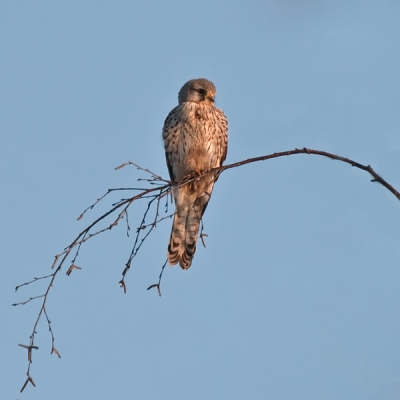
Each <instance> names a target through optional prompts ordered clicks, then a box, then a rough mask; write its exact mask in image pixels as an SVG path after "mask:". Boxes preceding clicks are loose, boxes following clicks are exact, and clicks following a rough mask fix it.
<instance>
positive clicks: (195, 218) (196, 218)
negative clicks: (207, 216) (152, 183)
mask: <svg viewBox="0 0 400 400" xmlns="http://www.w3.org/2000/svg"><path fill="white" fill-rule="evenodd" d="M204 197H208V196H202V197H200V198H198V199H197V200H196V201H195V202H194V204H192V206H191V207H190V206H187V205H183V206H179V205H177V207H176V212H175V215H174V222H173V225H172V231H171V238H170V240H169V246H168V261H169V263H170V264H171V265H175V264H178V263H179V265H180V266H181V267H182V269H188V268H189V267H190V266H191V264H192V260H193V257H194V253H195V252H196V242H197V236H198V234H199V226H200V221H201V218H202V216H203V213H204V210H205V208H206V206H207V203H208V198H207V200H205V199H204Z"/></svg>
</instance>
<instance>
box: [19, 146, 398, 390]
mask: <svg viewBox="0 0 400 400" xmlns="http://www.w3.org/2000/svg"><path fill="white" fill-rule="evenodd" d="M294 154H313V155H319V156H323V157H327V158H330V159H332V160H337V161H342V162H344V163H347V164H350V165H351V166H352V167H356V168H359V169H361V170H363V171H366V172H368V173H369V174H370V175H371V176H372V178H373V179H372V182H378V183H380V184H381V185H382V186H384V187H385V188H386V189H387V190H389V191H390V192H391V193H393V194H394V195H395V196H396V198H397V199H398V200H400V193H399V192H398V191H397V190H396V189H395V188H394V187H393V186H392V185H390V184H389V183H388V182H387V181H386V180H384V179H383V178H382V177H381V176H380V175H378V174H377V173H376V172H375V170H374V169H373V168H372V167H371V166H370V165H363V164H360V163H358V162H356V161H353V160H351V159H349V158H346V157H342V156H338V155H336V154H332V153H328V152H326V151H320V150H313V149H308V148H305V147H304V148H302V149H294V150H289V151H283V152H280V153H273V154H268V155H265V156H260V157H254V158H249V159H247V160H243V161H239V162H236V163H233V164H228V165H224V166H221V167H219V168H214V169H212V170H211V171H209V172H206V173H204V174H203V175H201V176H205V175H209V174H213V175H215V179H213V181H216V180H217V179H218V177H219V176H220V175H221V174H222V173H223V172H224V171H227V170H228V169H232V168H237V167H240V166H242V165H246V164H251V163H254V162H258V161H265V160H269V159H273V158H278V157H283V156H291V155H294ZM126 165H133V166H135V167H136V168H137V169H138V170H140V171H142V172H145V173H148V174H150V178H149V179H138V180H140V181H147V182H148V183H149V185H153V187H151V188H120V189H108V191H107V192H106V193H105V194H104V195H103V196H101V197H99V198H98V199H97V200H96V201H95V202H94V203H93V204H92V205H91V206H89V207H88V208H86V209H85V210H84V211H83V212H82V214H81V215H80V216H79V218H78V220H80V219H82V217H83V216H84V215H85V214H86V213H87V211H89V210H92V209H93V208H94V207H95V206H96V205H97V204H98V203H99V202H100V201H102V200H103V199H104V198H105V197H106V196H107V195H108V194H110V193H111V192H116V191H126V190H135V191H137V190H139V191H141V192H140V193H138V194H136V195H135V196H132V197H130V198H128V199H122V200H120V201H119V202H117V203H115V204H113V205H112V208H111V209H110V210H108V211H107V212H105V213H104V214H102V215H101V216H100V217H98V218H97V219H95V220H94V221H93V222H92V223H91V224H89V225H88V226H87V227H86V228H85V229H84V230H83V231H82V232H80V233H79V234H78V236H77V237H76V238H75V239H74V240H73V241H72V243H71V244H70V245H69V246H67V247H66V248H65V249H64V251H63V252H62V253H60V254H57V255H56V256H55V260H54V262H53V264H52V266H51V269H55V270H54V272H53V273H51V274H49V275H44V276H42V277H39V278H33V280H30V281H27V282H25V283H23V284H21V285H18V286H17V287H16V288H15V290H16V291H17V290H18V289H19V288H21V287H22V286H28V285H30V284H32V283H34V282H37V281H39V280H44V279H47V278H50V279H49V284H48V286H47V288H46V290H45V292H44V293H43V294H41V295H37V296H33V297H30V298H29V299H27V300H25V301H22V302H19V303H14V304H13V305H14V306H17V305H25V304H27V303H29V302H31V301H33V300H36V299H39V298H43V300H42V303H41V306H40V309H39V313H38V315H37V318H36V320H35V323H34V325H33V329H32V333H31V335H30V336H29V345H23V344H20V345H19V346H21V347H23V348H25V349H27V350H28V369H27V373H26V374H27V379H26V381H25V383H24V385H23V387H22V389H21V392H22V391H23V390H24V389H25V387H26V386H27V385H28V383H31V384H32V385H33V386H35V383H34V381H33V379H32V377H31V376H30V367H31V363H32V350H33V349H37V348H38V347H37V346H35V344H34V339H35V335H36V328H37V326H38V323H39V321H40V319H41V317H42V316H43V315H44V316H45V318H46V321H47V325H48V328H49V331H50V335H51V341H52V342H51V353H55V354H56V355H57V356H58V357H61V356H60V354H59V352H58V351H57V349H56V348H55V346H54V342H55V340H54V334H53V330H52V327H51V321H50V319H49V317H48V314H47V310H46V304H47V300H48V294H49V291H50V289H51V287H52V286H53V283H54V280H55V278H56V276H57V275H58V273H59V271H60V270H61V268H62V266H63V264H64V262H65V261H66V260H67V258H68V256H69V255H70V253H71V251H72V249H73V248H75V247H76V246H78V247H77V250H76V253H75V256H74V257H73V259H72V262H71V266H70V267H69V269H68V270H67V272H66V274H67V275H68V276H69V275H70V274H71V273H72V272H73V271H74V270H79V269H80V267H78V266H77V265H75V260H76V258H77V257H78V255H79V251H80V249H81V246H82V244H83V243H85V242H86V241H88V240H89V239H91V238H93V237H94V236H97V235H99V234H101V233H103V232H105V231H108V230H111V229H112V228H113V227H114V226H116V225H117V224H118V222H119V221H120V220H121V219H123V218H124V217H125V218H126V221H127V231H128V232H129V230H130V227H129V222H128V208H129V207H130V206H131V205H132V204H133V203H134V202H135V201H137V200H140V199H146V198H150V200H149V202H148V204H147V208H146V210H145V212H144V214H143V218H142V219H141V222H140V224H139V226H138V228H137V230H136V237H135V241H134V244H133V248H132V250H131V253H130V256H129V258H128V261H127V263H126V264H125V269H124V270H123V272H122V280H121V281H120V282H119V283H120V286H121V287H122V288H123V290H124V292H126V284H125V275H126V273H127V271H128V270H129V268H130V266H131V262H132V260H133V258H134V257H135V256H136V254H137V253H138V251H139V250H140V249H141V246H142V244H143V243H144V241H145V240H146V238H147V237H148V236H149V235H150V233H151V232H152V231H153V230H154V229H155V228H156V225H157V223H159V222H161V221H163V220H165V219H167V218H170V217H171V216H172V215H173V214H170V215H168V216H166V217H162V218H158V217H159V208H160V200H161V199H162V198H164V197H166V199H167V200H168V194H169V193H170V192H171V190H172V189H173V188H177V187H182V186H184V185H187V184H189V183H190V182H193V181H195V180H197V179H199V178H200V177H201V176H199V175H198V174H197V175H195V174H192V175H188V176H186V177H184V178H183V179H182V180H180V181H179V182H171V181H169V180H166V179H163V178H162V177H161V176H159V175H157V174H155V173H153V172H151V171H150V170H148V169H146V168H142V167H140V166H138V165H136V164H135V163H133V162H131V161H129V162H127V163H124V164H122V165H120V166H119V167H117V168H115V169H120V168H123V167H124V166H126ZM154 185H156V186H155V187H154ZM153 204H154V205H155V212H154V218H153V219H152V222H151V223H146V221H145V219H146V217H147V215H148V213H149V211H150V209H151V207H152V206H153ZM165 208H166V209H165V212H166V213H167V211H168V201H167V202H166V207H165ZM110 215H114V216H115V215H116V216H115V219H114V221H113V222H112V223H111V224H110V225H108V226H106V227H105V228H103V229H99V230H97V231H96V232H94V233H90V231H91V230H92V228H94V227H95V226H97V225H98V224H99V223H100V222H101V221H103V220H104V219H105V218H107V217H108V216H110ZM146 230H147V232H146ZM200 235H201V238H202V240H203V236H206V235H205V234H203V228H202V230H201V232H200ZM128 236H129V235H128ZM203 244H204V241H203ZM166 263H167V262H165V263H164V264H163V266H162V268H161V273H160V275H159V279H158V283H156V284H154V285H151V286H149V287H148V289H151V288H153V287H156V288H157V290H158V294H159V295H160V296H161V288H160V285H161V278H162V274H163V271H164V268H165V266H166Z"/></svg>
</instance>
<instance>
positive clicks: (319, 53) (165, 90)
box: [0, 0, 400, 400]
mask: <svg viewBox="0 0 400 400" xmlns="http://www.w3.org/2000/svg"><path fill="white" fill-rule="evenodd" d="M399 18H400V4H399V3H398V2H397V1H380V2H376V1H346V2H345V1H325V2H317V1H304V2H294V1H287V0H283V1H255V0H254V1H252V0H250V1H246V2H244V1H234V0H233V1H232V0H231V1H220V0H213V1H208V0H205V1H202V2H185V1H175V0H171V1H169V2H161V1H150V2H146V3H144V2H111V1H96V2H94V1H80V2H77V1H69V2H43V1H38V2H34V3H33V2H21V1H19V2H16V1H13V2H11V1H8V2H7V1H6V2H2V4H1V5H0V50H1V51H0V60H1V62H0V76H1V79H0V132H1V135H0V140H1V143H0V152H1V154H0V164H1V171H2V173H1V176H2V190H3V196H2V198H1V207H0V210H1V211H0V213H1V221H2V226H3V229H2V230H1V233H0V235H1V236H0V239H1V243H2V244H3V246H2V264H3V268H2V270H3V273H2V279H1V282H0V285H1V290H0V293H1V294H0V312H1V319H2V326H3V328H2V340H1V342H0V343H1V344H0V346H1V347H0V349H1V354H2V357H1V360H2V361H0V371H1V376H2V382H3V384H2V393H3V395H2V396H3V398H7V399H18V400H21V399H54V398H55V397H56V398H57V399H61V400H63V399H71V398H77V399H83V398H97V399H109V398H118V399H132V398H138V399H149V400H151V399H159V398H164V399H194V400H197V399H225V398H226V399H228V398H229V399H244V398H249V399H265V398H271V399H285V400H286V399H307V400H310V399H322V398H323V399H351V400H354V399H374V400H377V399H379V400H383V399H385V400H386V399H395V398H396V399H397V398H398V397H399V395H400V347H399V344H398V338H399V336H400V317H399V315H400V314H399V310H400V291H399V287H400V246H399V243H400V231H399V224H400V204H399V201H398V200H396V199H395V197H394V196H393V195H392V194H390V193H389V192H387V191H386V190H385V189H384V188H383V187H380V186H379V185H377V184H373V183H371V182H370V177H369V176H368V175H367V174H366V173H364V172H362V171H359V170H356V169H354V168H351V167H349V166H348V165H345V164H343V163H339V162H334V161H331V160H327V159H323V158H319V157H316V156H306V155H298V156H291V157H285V158H280V159H276V160H270V161H266V162H262V163H257V164H252V165H248V166H244V167H242V168H239V169H234V170H230V171H227V172H225V173H224V174H223V175H222V176H221V178H220V180H219V181H218V184H217V185H216V187H215V190H214V194H213V198H212V201H211V203H210V205H209V207H208V209H207V212H206V214H205V219H204V224H205V231H206V233H207V234H208V238H207V248H206V249H204V248H202V247H201V246H199V248H198V251H197V253H196V256H195V259H194V262H193V265H192V267H191V268H190V270H189V271H182V270H180V269H179V268H176V267H175V268H169V267H168V268H167V269H166V270H165V273H164V277H163V283H162V292H163V295H162V297H161V298H159V297H158V296H157V293H156V291H149V292H147V291H146V288H147V286H149V285H150V284H152V283H155V282H156V281H157V277H158V274H159V270H160V267H161V265H162V264H163V262H164V260H165V256H166V247H167V243H168V238H169V233H170V224H171V222H170V221H166V222H165V223H163V224H160V225H159V226H158V227H157V229H156V231H155V232H154V233H153V234H152V236H151V237H150V239H149V240H148V241H147V242H146V243H145V245H144V246H143V249H142V251H141V252H140V253H139V255H138V257H137V258H136V259H135V261H134V263H133V265H132V268H131V270H130V272H129V274H128V275H127V278H126V283H127V287H128V292H127V294H126V295H124V294H123V292H122V290H121V288H119V286H118V281H119V280H120V276H121V271H122V269H123V267H124V263H125V262H126V260H127V258H128V256H129V253H130V249H131V246H132V241H133V238H132V237H131V238H127V237H126V234H125V229H124V227H123V225H121V226H118V227H117V228H116V229H114V230H113V231H111V232H107V233H105V234H103V235H102V236H100V237H98V238H96V239H93V240H92V241H91V242H88V243H87V244H86V245H85V246H84V247H83V248H82V251H81V256H80V257H79V258H78V260H77V264H78V265H79V266H81V267H82V270H81V271H77V272H74V273H73V274H72V275H71V276H70V277H67V276H65V274H64V272H65V271H64V272H62V273H61V274H60V275H59V276H58V277H57V280H56V282H55V284H54V287H53V288H52V290H51V294H50V296H49V300H48V308H47V310H48V313H49V316H50V318H51V321H52V327H53V329H54V334H55V338H56V339H55V340H56V348H57V349H58V350H59V351H60V353H61V355H62V358H61V359H58V358H57V357H56V356H55V355H50V354H49V353H50V349H51V338H50V336H49V334H48V329H47V326H46V324H45V322H44V321H42V323H41V324H40V325H39V327H38V333H37V341H36V344H37V345H38V346H39V350H38V351H36V352H35V353H34V362H33V365H32V369H31V374H32V377H33V379H34V380H35V382H36V384H37V387H36V388H33V387H31V386H28V387H27V389H26V390H25V391H24V392H23V393H22V394H20V393H19V389H20V387H21V386H22V384H23V382H24V380H25V371H26V367H27V360H26V352H25V351H24V350H23V349H21V348H19V347H18V346H17V344H18V343H27V341H28V337H29V335H30V332H31V329H32V325H33V322H34V320H35V317H36V315H37V312H38V308H39V306H40V303H39V302H31V303H29V304H27V305H25V306H23V307H18V308H14V307H11V304H12V303H15V302H18V301H23V300H25V299H27V298H29V297H31V296H35V295H38V294H41V293H43V290H44V288H45V286H44V284H43V282H40V283H37V284H36V285H35V286H28V287H24V288H21V289H20V290H19V291H18V292H17V293H14V287H15V286H16V285H18V284H21V283H23V282H25V281H27V280H30V279H32V278H33V277H35V276H41V275H45V274H47V273H49V271H50V266H51V264H52V261H53V257H54V256H55V255H56V254H57V253H59V252H61V251H62V250H63V248H64V247H65V246H67V245H68V244H69V243H70V242H71V241H72V240H73V239H74V238H75V237H76V235H77V234H78V233H79V232H80V231H81V230H82V229H83V228H84V227H85V226H86V224H88V223H89V222H91V221H92V219H94V218H95V217H96V216H98V215H99V214H100V213H101V212H104V211H105V210H107V208H108V207H110V205H111V203H112V202H115V201H117V200H118V199H119V198H120V197H121V196H120V195H118V194H116V195H115V196H114V197H113V198H109V199H105V200H104V204H103V205H100V206H99V207H98V209H97V210H96V209H95V210H93V212H91V213H90V214H88V215H86V216H85V217H84V218H83V220H81V221H79V222H77V221H76V218H77V217H78V216H79V214H80V213H81V212H82V211H83V209H85V208H86V207H87V206H88V205H90V204H91V203H92V202H93V201H94V200H95V199H96V198H97V197H99V196H100V195H101V194H103V193H104V192H105V191H106V190H107V189H108V188H116V187H131V186H134V185H135V184H136V179H137V178H139V177H144V175H143V174H140V173H138V172H137V171H136V170H135V169H134V168H124V169H122V170H119V171H115V170H114V167H116V166H118V165H120V164H122V163H123V162H127V161H129V160H131V161H134V162H136V163H137V164H140V165H141V166H143V167H147V168H149V169H151V170H153V171H155V172H157V173H159V174H161V175H162V176H164V177H167V169H166V166H165V160H164V153H163V146H162V141H161V128H162V125H163V122H164V119H165V117H166V116H167V114H168V112H169V111H170V110H171V109H172V108H173V107H174V106H175V105H176V104H177V93H178V91H179V89H180V87H181V86H182V85H183V84H184V83H185V82H186V81H187V80H189V79H191V78H198V77H205V78H207V79H210V80H212V81H213V82H214V83H215V85H216V86H217V89H218V95H217V105H218V106H219V107H220V108H222V109H223V110H224V112H225V113H226V115H227V117H228V119H229V127H230V130H229V134H230V137H229V151H228V159H227V162H229V163H230V162H235V161H239V160H242V159H246V158H248V157H254V156H259V155H263V154H269V153H273V152H277V151H284V150H290V149H293V148H295V147H305V146H307V147H310V148H315V149H319V150H325V151H328V152H332V153H336V154H339V155H342V156H346V157H350V158H352V159H354V160H356V161H358V162H360V163H363V164H370V165H372V166H373V167H374V168H375V169H376V171H377V172H378V173H380V174H381V175H382V176H383V177H384V178H385V179H387V180H388V181H389V182H390V183H391V184H393V185H394V186H395V187H397V189H399V188H400V173H399V171H400V114H399V109H400V90H399V88H400V75H399V71H400V53H399V48H400V27H399V23H398V21H399ZM140 213H141V208H140V206H139V207H138V208H135V210H132V211H131V214H130V218H131V224H132V225H133V226H137V225H138V224H139V222H140V217H141V215H140Z"/></svg>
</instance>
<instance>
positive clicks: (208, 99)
mask: <svg viewBox="0 0 400 400" xmlns="http://www.w3.org/2000/svg"><path fill="white" fill-rule="evenodd" d="M216 92H217V90H216V88H215V86H214V84H213V83H212V82H210V81H208V80H207V79H203V78H201V79H192V80H190V81H189V82H186V83H185V84H184V85H183V86H182V89H181V90H180V91H179V95H178V102H179V104H178V106H177V107H175V108H174V109H173V110H172V111H171V112H170V113H169V114H168V117H167V118H166V120H165V123H164V128H163V133H162V136H163V139H164V148H165V156H166V159H167V166H168V170H169V175H170V177H171V180H172V181H173V182H179V181H180V180H181V179H182V178H183V177H185V176H186V175H190V174H194V173H195V174H197V175H199V176H201V175H202V174H204V173H206V172H207V171H210V170H211V169H213V168H216V167H220V166H221V165H222V163H223V162H224V160H225V158H226V153H227V146H228V121H227V119H226V116H225V114H224V113H223V112H222V111H221V110H220V109H219V108H217V107H215V106H214V98H215V94H216ZM216 178H217V176H216V175H215V174H209V175H206V176H203V177H199V178H196V179H195V180H194V181H192V182H191V183H188V184H186V185H182V186H181V187H177V188H175V189H174V191H173V195H174V199H175V204H176V210H175V215H174V222H173V225H172V231H171V238H170V241H169V246H168V261H169V263H170V264H171V265H175V264H178V263H179V265H180V266H181V267H182V268H183V269H188V268H189V267H190V265H191V264H192V259H193V256H194V253H195V251H196V241H197V236H198V233H199V225H200V221H201V219H202V217H203V214H204V211H205V209H206V207H207V203H208V201H209V200H210V197H211V192H212V190H213V187H214V183H215V180H216Z"/></svg>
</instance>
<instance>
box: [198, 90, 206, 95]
mask: <svg viewBox="0 0 400 400" xmlns="http://www.w3.org/2000/svg"><path fill="white" fill-rule="evenodd" d="M199 93H200V94H201V95H202V96H205V95H206V94H207V91H206V90H204V89H199Z"/></svg>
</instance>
